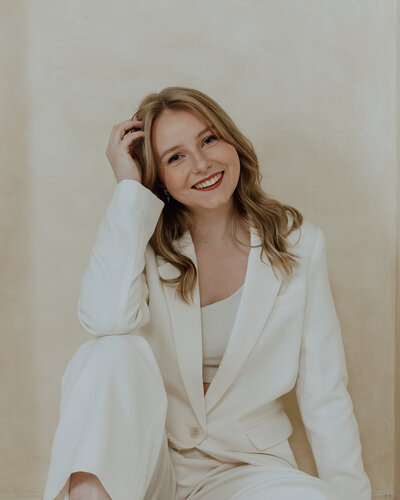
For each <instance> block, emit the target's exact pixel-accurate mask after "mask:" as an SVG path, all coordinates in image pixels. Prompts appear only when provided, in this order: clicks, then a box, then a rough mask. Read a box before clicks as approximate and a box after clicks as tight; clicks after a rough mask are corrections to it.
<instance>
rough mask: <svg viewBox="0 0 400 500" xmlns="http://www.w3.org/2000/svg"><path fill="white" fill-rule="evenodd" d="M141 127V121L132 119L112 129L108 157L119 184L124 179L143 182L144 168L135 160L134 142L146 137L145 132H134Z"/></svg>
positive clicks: (107, 151) (107, 150)
mask: <svg viewBox="0 0 400 500" xmlns="http://www.w3.org/2000/svg"><path fill="white" fill-rule="evenodd" d="M141 126H142V122H141V121H139V120H135V119H131V120H125V121H123V122H121V123H117V124H116V125H114V127H113V129H112V132H111V135H110V140H109V141H108V146H107V149H106V156H107V158H108V161H109V162H110V164H111V167H112V169H113V172H114V175H115V178H116V179H117V182H118V183H119V182H121V181H122V180H123V179H132V180H135V181H138V182H140V183H141V182H142V168H141V166H140V165H139V162H138V161H137V159H136V158H135V153H134V147H133V141H134V140H135V139H138V138H139V137H144V132H143V130H137V131H135V130H132V129H133V128H140V127H141Z"/></svg>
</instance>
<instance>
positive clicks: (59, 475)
mask: <svg viewBox="0 0 400 500" xmlns="http://www.w3.org/2000/svg"><path fill="white" fill-rule="evenodd" d="M163 206H164V203H163V202H162V201H161V200H160V199H159V198H158V197H156V196H155V195H154V194H153V193H152V192H151V191H150V190H148V189H147V188H145V187H144V186H143V185H142V184H140V183H139V182H136V181H133V180H123V181H121V182H120V183H119V184H118V185H117V187H116V190H115V192H114V195H113V198H112V200H111V203H110V205H109V207H108V209H107V213H106V215H105V217H104V218H103V220H102V222H101V225H100V227H99V230H98V233H97V238H96V243H95V245H94V246H93V250H92V255H91V257H90V262H89V265H88V268H87V270H86V272H85V274H84V276H83V278H82V286H81V295H80V299H79V304H78V318H79V321H80V322H81V324H82V325H83V326H84V328H85V329H86V330H87V331H88V332H89V333H91V334H92V335H94V336H96V337H97V338H96V339H93V340H90V341H88V342H86V343H85V344H83V346H81V347H80V349H79V355H80V356H81V358H82V360H83V358H85V360H84V361H82V362H81V364H80V366H79V368H77V367H78V364H76V368H74V367H71V363H70V365H69V366H68V367H67V370H66V373H65V375H64V378H63V384H65V380H66V377H69V379H68V384H69V387H73V383H72V382H70V380H72V379H73V378H74V377H75V378H77V377H78V376H82V373H83V372H84V370H85V367H86V371H87V372H88V373H89V368H87V367H88V366H89V365H88V364H87V363H88V361H87V360H88V359H90V348H89V346H93V345H94V343H96V342H97V341H99V338H98V337H100V338H101V339H102V340H101V341H102V342H103V345H105V342H109V344H110V345H111V340H110V337H108V340H107V339H105V338H104V337H105V336H119V338H121V337H125V338H133V337H134V338H136V342H137V344H138V345H141V347H140V349H142V355H141V356H139V357H140V359H141V360H143V359H144V358H146V357H148V358H149V359H150V358H152V356H153V355H154V358H153V360H152V361H150V363H153V365H152V366H153V371H152V375H150V373H149V374H148V377H147V379H146V380H148V379H150V378H151V377H153V378H155V379H157V377H159V375H160V374H161V377H162V381H163V385H164V387H165V393H166V396H167V404H168V407H166V406H165V411H166V415H165V414H164V415H163V413H162V410H161V417H160V419H161V421H162V418H163V417H164V418H165V432H166V437H167V438H168V444H169V447H170V449H171V450H173V453H174V454H175V456H178V454H179V453H184V451H185V450H188V449H191V448H197V449H198V450H200V451H199V452H202V453H204V454H208V455H210V456H212V457H214V458H215V459H216V460H218V461H220V462H221V463H224V462H226V463H230V464H233V463H243V464H254V465H263V466H271V465H275V466H277V467H278V468H279V467H280V466H283V465H284V466H285V468H286V470H294V469H297V464H296V461H295V458H294V456H293V453H292V450H291V449H290V446H289V443H288V437H289V436H290V435H291V433H292V426H291V423H290V421H289V419H288V417H287V415H286V413H285V411H284V409H283V406H282V402H281V400H280V397H281V396H282V395H284V394H285V393H287V392H289V391H290V390H291V389H292V388H293V387H294V386H295V385H296V395H297V399H298V403H299V408H300V412H301V416H302V419H303V422H304V425H305V429H306V432H307V437H308V439H309V442H310V445H311V448H312V451H313V455H314V458H315V462H316V465H317V469H318V474H319V478H320V479H321V480H323V481H324V482H325V483H327V484H328V485H329V486H330V487H331V488H332V491H334V492H335V493H336V494H337V498H341V499H343V500H344V499H346V500H370V498H371V487H370V482H369V480H368V477H367V476H366V474H365V471H364V468H363V463H362V458H361V445H360V439H359V431H358V426H357V422H356V419H355V416H354V413H353V405H352V401H351V398H350V396H349V394H348V392H347V388H346V387H347V382H348V374H347V369H346V362H345V355H344V350H343V343H342V338H341V329H340V325H339V321H338V317H337V314H336V310H335V306H334V302H333V299H332V294H331V289H330V284H329V278H328V271H327V263H326V254H325V247H324V236H323V233H322V231H321V230H320V229H319V228H317V227H316V226H314V225H313V224H311V223H310V222H308V221H304V222H303V224H302V226H301V230H300V231H299V230H296V231H294V232H292V233H291V234H290V236H289V241H290V242H291V243H292V244H293V246H292V247H291V248H290V250H291V251H292V252H294V253H295V254H297V255H299V257H300V265H299V267H297V268H296V269H295V270H294V272H293V274H291V275H290V276H288V277H284V278H282V277H280V275H279V276H278V277H276V276H275V275H274V273H273V270H272V267H271V265H270V263H269V261H268V259H267V258H266V256H265V254H264V255H263V261H261V259H260V251H261V248H260V247H257V248H251V249H250V253H249V258H248V266H247V271H246V277H245V282H244V286H243V290H242V297H241V301H240V306H239V308H238V311H237V315H236V318H235V323H234V327H233V330H232V334H231V336H230V340H229V343H228V346H227V348H226V351H225V354H224V356H223V359H222V361H221V364H220V367H219V369H218V371H217V373H216V375H215V377H214V379H213V380H212V382H211V385H210V387H209V389H208V391H207V393H206V395H205V396H204V393H203V383H202V382H203V380H202V331H201V311H200V297H199V288H198V285H196V288H195V293H194V304H193V305H187V304H185V303H184V302H183V301H181V300H179V298H178V297H177V296H176V295H175V290H176V286H171V285H165V284H163V283H161V282H160V280H159V276H162V277H165V278H170V277H175V276H177V275H178V274H179V271H178V270H177V269H176V268H175V267H174V266H173V265H171V264H170V263H169V262H167V261H165V260H164V259H163V258H162V257H160V256H158V255H155V254H154V251H153V249H152V248H151V246H150V245H149V244H148V242H149V239H150V237H151V235H152V233H153V231H154V228H155V225H156V223H157V221H158V218H159V216H160V213H161V211H162V209H163ZM297 240H298V241H297ZM251 244H252V245H257V244H260V238H259V236H258V234H257V232H256V231H255V230H254V229H251ZM176 245H177V247H178V248H179V249H180V250H181V252H183V253H184V254H185V255H187V256H189V257H190V258H191V259H192V260H193V262H194V263H195V264H196V267H197V260H196V254H195V249H194V246H193V242H192V239H191V236H190V232H189V231H188V232H186V233H185V234H184V235H183V237H182V238H180V240H178V241H177V242H176ZM127 334H128V335H127ZM138 336H139V337H141V339H139V340H138ZM114 338H115V337H114ZM143 339H145V340H146V342H143ZM148 346H150V347H151V349H148ZM85 349H86V350H85ZM111 350H112V348H111ZM126 350H129V348H126V346H125V347H124V349H122V350H121V352H122V351H124V352H125V351H126ZM106 352H107V349H105V353H106ZM77 355H78V353H77V354H76V355H75V357H76V356H77ZM104 356H105V357H104V359H103V361H104V363H103V364H102V365H101V364H97V365H96V368H95V369H94V371H93V372H91V373H92V376H93V377H94V379H96V377H98V380H101V377H103V376H104V375H100V373H102V371H101V367H104V366H105V365H107V363H108V362H109V361H108V360H107V354H104ZM123 357H124V356H123V355H122V354H121V358H123ZM71 361H74V360H71ZM76 363H78V362H76ZM138 363H139V362H138ZM116 364H117V365H118V363H116ZM121 364H123V361H121ZM131 364H132V363H131ZM139 364H140V363H139ZM135 366H137V363H136V364H135ZM155 366H158V368H159V372H158V373H156V371H157V369H155V368H154V367H155ZM143 369H145V368H143ZM103 371H104V370H103ZM72 372H73V373H72ZM78 374H79V375H78ZM161 377H159V378H158V383H159V384H160V380H161ZM136 378H137V377H135V376H132V384H134V383H137V381H136V382H135V380H136ZM106 380H108V379H106ZM123 380H124V382H121V381H120V382H118V384H117V385H116V387H118V388H119V389H118V390H121V391H122V389H121V387H122V385H123V384H124V383H126V384H128V382H127V381H126V377H125V378H124V379H123ZM98 384H100V382H99V383H98ZM107 384H108V382H104V383H103V384H102V385H101V384H100V385H101V386H102V387H104V386H105V385H107ZM75 387H76V388H75V389H74V390H76V391H78V389H77V387H78V385H77V384H75ZM63 390H65V387H64V389H63ZM124 390H126V391H129V385H126V387H124ZM136 390H137V391H140V388H138V389H136ZM71 391H72V392H71ZM98 391H99V389H96V390H94V393H96V399H93V401H92V403H91V408H93V405H97V404H99V403H98V401H99V400H102V398H107V397H109V398H115V395H114V394H112V395H111V390H110V392H109V393H108V394H107V396H104V393H101V394H100V393H99V392H98ZM70 394H73V390H72V389H70V388H69V389H68V394H64V395H63V402H62V408H61V410H62V411H63V408H64V409H65V408H67V405H68V398H69V399H70V401H73V400H74V399H73V398H74V397H76V398H77V399H76V401H77V402H76V403H75V404H77V405H78V404H79V405H81V404H82V400H80V401H81V402H79V403H78V401H79V397H81V398H82V399H84V396H83V395H81V396H76V394H75V396H73V395H72V396H70ZM146 394H147V395H144V396H143V397H144V398H148V397H149V395H148V394H149V393H148V391H147V392H146ZM163 394H164V393H163V391H161V392H160V394H159V395H158V396H157V398H158V399H157V398H156V399H155V400H152V401H153V403H154V404H156V403H155V402H156V401H158V402H162V401H163V397H164V396H163ZM93 397H94V396H93ZM143 401H144V400H143ZM146 401H148V399H146ZM153 403H152V404H153ZM83 404H84V403H83ZM146 404H147V403H146ZM160 404H161V403H160ZM144 405H145V403H143V406H144ZM109 406H110V400H109V401H108V403H107V404H106V403H104V407H103V408H109ZM73 408H74V407H73V403H72V402H70V403H69V409H68V408H67V409H66V410H65V411H64V415H63V414H62V415H61V418H60V423H59V427H58V429H57V433H56V437H55V442H54V444H53V452H52V462H51V466H50V472H49V477H48V483H47V489H46V495H47V496H45V498H46V500H47V499H48V500H50V499H51V498H54V496H55V495H56V494H57V493H58V492H59V489H60V488H61V487H62V486H63V484H64V481H65V479H66V477H68V475H69V473H70V472H71V470H70V468H69V467H72V465H71V464H72V463H73V464H74V465H73V467H75V468H74V470H87V469H79V468H77V467H79V466H82V467H84V460H83V459H82V460H81V459H80V460H81V461H80V462H79V460H78V462H77V461H76V460H75V461H74V459H73V454H74V453H76V454H78V455H79V456H80V457H81V455H82V452H81V451H78V450H80V449H79V446H78V443H79V440H78V441H77V442H76V443H75V445H74V446H72V445H71V449H69V451H65V441H66V440H70V439H71V436H69V435H68V431H67V430H66V429H67V428H68V429H70V431H69V432H71V430H72V429H73V428H74V427H73V426H74V425H75V426H79V425H80V424H79V423H78V422H79V417H78V416H77V417H76V419H75V420H74V423H73V424H72V423H71V421H72V420H73V419H74V413H73ZM151 408H153V407H152V406H151V405H150V406H149V409H148V410H146V411H148V412H152V411H153V410H152V409H151ZM68 411H69V412H70V417H68V416H66V415H67V413H68ZM75 411H76V412H77V408H75ZM103 411H104V410H103V409H102V410H99V413H98V414H100V413H102V412H103ZM134 411H135V412H138V409H137V408H136V409H135V410H134ZM143 411H144V410H143ZM157 411H158V410H157V409H156V408H155V407H154V412H155V413H154V415H156V414H157ZM79 413H80V415H81V417H80V418H81V419H83V418H84V417H83V416H82V412H79ZM127 415H129V413H128V414H127ZM130 415H131V417H130V418H134V417H132V415H133V413H131V414H130ZM135 415H136V414H135ZM157 415H158V414H157ZM68 418H70V420H69V421H68V422H67V419H68ZM118 418H119V417H118ZM135 418H138V419H139V418H140V416H139V414H137V415H136V416H135ZM157 418H158V417H157ZM71 419H72V420H71ZM97 421H98V420H96V422H97ZM99 425H100V424H99ZM104 425H107V424H104ZM120 425H123V424H120V423H119V424H118V426H120ZM127 425H129V424H127ZM92 427H93V426H92ZM92 427H91V428H92ZM121 431H122V430H121ZM86 432H87V430H86V431H85V432H83V431H82V436H83V435H84V436H85V439H89V438H87V437H86ZM92 432H95V431H92ZM97 432H98V434H96V436H97V438H96V439H97V442H98V440H99V439H100V441H101V440H102V439H104V440H106V438H105V437H104V436H105V434H106V433H107V428H106V429H104V428H103V429H100V428H99V429H97ZM102 432H103V434H102ZM82 436H81V437H80V439H81V440H82V439H83V437H82ZM153 438H154V439H155V441H157V439H158V440H160V439H161V438H160V437H159V438H156V437H154V436H153ZM93 439H94V438H93ZM108 439H109V440H110V437H108ZM116 439H117V438H116V437H115V438H114V441H115V440H116ZM118 439H119V438H118ZM122 440H123V439H122ZM80 442H82V441H80ZM63 443H64V448H63ZM120 445H121V446H123V444H122V443H120ZM113 446H114V445H113V444H112V443H111V444H110V442H108V444H107V447H108V448H107V450H110V449H111V448H112V447H113ZM154 446H155V449H158V446H159V444H158V441H157V442H156V443H155V444H154ZM163 446H164V450H165V444H164V445H163ZM61 449H63V450H64V451H63V452H62V453H63V457H62V458H61V455H60V454H61ZM100 449H102V448H101V445H100V444H99V451H98V453H99V454H100V453H101V452H100ZM92 453H94V452H92ZM107 453H111V452H110V451H108V452H107ZM112 453H114V450H113V451H112ZM115 453H117V452H115ZM129 453H130V451H127V454H128V455H129ZM128 455H126V456H128ZM101 460H103V461H104V464H103V465H100V464H99V463H98V462H99V461H101ZM129 460H131V457H130V456H129ZM96 464H97V465H99V468H98V469H96V470H98V471H100V470H102V471H104V472H103V475H107V474H108V472H107V471H109V470H111V466H110V464H109V465H108V466H107V465H106V464H107V462H106V457H105V455H104V453H103V454H102V457H101V459H98V461H97V462H96ZM114 465H115V466H116V465H117V464H115V463H114ZM119 465H121V464H119ZM107 467H108V469H107ZM257 470H258V469H257ZM276 470H277V471H278V469H276ZM299 472H300V471H298V473H299ZM100 479H103V484H108V485H109V489H110V490H113V491H115V492H117V490H118V495H124V494H125V493H122V492H124V491H127V490H123V489H122V487H121V486H120V483H119V484H118V486H117V485H115V486H114V485H113V484H112V483H113V478H112V476H111V474H109V477H107V478H105V477H103V478H102V477H100ZM321 484H322V483H321ZM130 491H131V490H130ZM120 492H121V493H120ZM115 494H116V495H117V493H115ZM51 495H54V496H51ZM65 498H67V497H65ZM131 498H132V499H133V498H136V497H133V496H132V497H131ZM131 498H129V499H128V497H127V496H126V500H131ZM162 498H163V497H162ZM211 498H212V497H211ZM215 498H216V500H219V498H218V497H215ZM226 498H228V497H226ZM229 498H233V497H229ZM243 498H246V496H244V497H243ZM249 498H250V497H249ZM251 498H253V497H251ZM254 498H256V497H254ZM257 498H258V497H257ZM260 498H267V497H264V496H260ZM268 498H269V497H268ZM271 498H272V497H271ZM273 498H274V499H275V497H273ZM282 498H283V497H282ZM285 498H286V497H285ZM293 498H300V496H293ZM307 498H311V497H307ZM318 498H319V497H318ZM113 500H125V498H124V497H123V496H121V497H120V498H117V497H115V498H113Z"/></svg>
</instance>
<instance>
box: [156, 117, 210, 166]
mask: <svg viewBox="0 0 400 500" xmlns="http://www.w3.org/2000/svg"><path fill="white" fill-rule="evenodd" d="M207 130H210V131H215V127H214V126H213V125H211V126H210V127H206V128H205V129H203V130H201V131H200V132H199V133H198V134H197V135H196V137H195V138H196V139H198V138H199V137H200V136H201V135H202V134H204V132H207ZM181 147H182V144H177V145H176V146H172V148H168V149H166V150H165V151H164V153H163V154H162V155H161V156H160V160H162V159H163V158H164V156H165V155H166V154H167V153H169V152H170V151H174V149H178V148H181Z"/></svg>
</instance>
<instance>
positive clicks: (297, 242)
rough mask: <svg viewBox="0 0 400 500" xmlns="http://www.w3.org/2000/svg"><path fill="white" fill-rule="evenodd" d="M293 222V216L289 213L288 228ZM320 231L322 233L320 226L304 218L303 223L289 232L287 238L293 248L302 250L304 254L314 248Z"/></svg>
mask: <svg viewBox="0 0 400 500" xmlns="http://www.w3.org/2000/svg"><path fill="white" fill-rule="evenodd" d="M292 224H293V217H292V215H291V214H288V229H289V228H291V227H292ZM320 232H321V233H322V231H321V228H320V227H318V226H317V225H316V224H314V223H313V222H311V221H310V220H309V219H304V218H303V221H302V223H301V225H300V226H299V227H297V228H295V229H293V230H292V231H291V232H290V233H289V235H288V236H287V240H288V242H289V243H290V245H291V249H293V250H294V249H296V250H297V251H301V253H302V254H308V253H311V252H312V250H313V249H314V246H315V243H316V241H317V239H318V236H319V233H320Z"/></svg>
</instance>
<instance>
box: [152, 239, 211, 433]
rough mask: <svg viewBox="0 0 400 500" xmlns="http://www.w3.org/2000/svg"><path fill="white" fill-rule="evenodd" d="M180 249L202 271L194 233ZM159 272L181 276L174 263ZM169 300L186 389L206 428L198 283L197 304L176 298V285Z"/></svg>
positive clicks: (181, 241)
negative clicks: (198, 262)
mask: <svg viewBox="0 0 400 500" xmlns="http://www.w3.org/2000/svg"><path fill="white" fill-rule="evenodd" d="M175 244H176V246H177V248H178V249H179V250H180V251H181V252H182V253H183V254H185V255H186V256H188V257H189V258H190V259H191V260H192V261H193V262H194V264H195V266H196V269H198V264H197V257H196V252H195V248H194V245H193V240H192V237H191V235H190V232H189V231H187V232H186V233H185V234H184V235H183V236H182V237H181V238H180V239H179V240H177V241H176V242H175ZM160 261H161V265H159V266H158V272H159V274H160V276H162V277H163V278H167V279H169V278H175V277H177V276H179V270H178V269H177V268H176V267H175V266H174V265H172V264H171V263H170V262H168V261H167V262H166V261H165V260H161V259H160ZM163 287H164V292H165V297H166V299H167V303H168V309H169V312H170V316H171V322H172V328H173V333H174V339H175V350H176V355H177V360H178V365H179V370H180V372H181V376H182V380H183V385H184V386H185V389H186V393H187V396H188V398H189V400H190V402H191V404H192V407H193V410H194V412H195V414H196V416H197V418H198V420H199V423H200V424H201V425H202V426H203V427H205V425H206V413H205V402H204V390H203V365H202V363H203V343H202V325H201V310H200V294H199V286H198V281H197V280H196V286H195V289H194V294H193V304H192V305H189V304H186V303H185V302H183V301H182V300H181V299H179V297H178V296H177V295H176V294H175V292H176V290H177V286H176V285H168V284H164V283H163Z"/></svg>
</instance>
